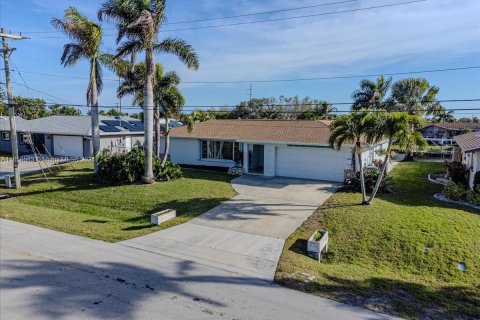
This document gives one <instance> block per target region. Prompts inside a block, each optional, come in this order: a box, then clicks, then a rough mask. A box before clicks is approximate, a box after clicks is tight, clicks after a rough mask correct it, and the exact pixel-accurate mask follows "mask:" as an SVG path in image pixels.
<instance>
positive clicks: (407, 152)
mask: <svg viewBox="0 0 480 320" xmlns="http://www.w3.org/2000/svg"><path fill="white" fill-rule="evenodd" d="M410 130H411V131H412V132H414V131H415V126H414V125H413V124H412V125H411V126H410ZM403 161H415V159H414V157H413V150H412V148H411V147H410V146H408V148H407V150H405V158H403Z"/></svg>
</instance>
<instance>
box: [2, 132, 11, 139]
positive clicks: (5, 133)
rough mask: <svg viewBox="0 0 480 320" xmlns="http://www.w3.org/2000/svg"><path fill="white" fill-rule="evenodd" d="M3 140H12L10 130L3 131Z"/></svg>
mask: <svg viewBox="0 0 480 320" xmlns="http://www.w3.org/2000/svg"><path fill="white" fill-rule="evenodd" d="M2 140H3V141H10V132H2Z"/></svg>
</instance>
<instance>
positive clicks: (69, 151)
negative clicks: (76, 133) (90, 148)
mask: <svg viewBox="0 0 480 320" xmlns="http://www.w3.org/2000/svg"><path fill="white" fill-rule="evenodd" d="M53 152H54V155H56V156H63V157H83V138H82V137H72V136H53Z"/></svg>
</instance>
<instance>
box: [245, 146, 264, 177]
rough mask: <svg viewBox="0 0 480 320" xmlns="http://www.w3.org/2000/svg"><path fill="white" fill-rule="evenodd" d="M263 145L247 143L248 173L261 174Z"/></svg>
mask: <svg viewBox="0 0 480 320" xmlns="http://www.w3.org/2000/svg"><path fill="white" fill-rule="evenodd" d="M263 148H264V147H263V145H262V144H249V145H248V173H256V174H263V165H264V159H263Z"/></svg>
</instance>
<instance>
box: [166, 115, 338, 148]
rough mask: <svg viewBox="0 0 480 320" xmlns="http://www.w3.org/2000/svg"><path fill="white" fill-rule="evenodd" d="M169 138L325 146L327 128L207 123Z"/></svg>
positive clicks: (303, 123) (306, 123)
mask: <svg viewBox="0 0 480 320" xmlns="http://www.w3.org/2000/svg"><path fill="white" fill-rule="evenodd" d="M171 137H181V138H199V139H220V140H228V139H232V140H238V141H252V142H253V141H257V142H269V141H273V142H286V143H301V144H304V143H305V144H328V138H329V137H330V126H329V125H328V123H326V122H324V121H313V120H209V121H206V122H199V123H196V124H195V125H194V127H193V130H192V131H191V132H189V131H188V128H187V127H186V126H184V127H179V128H175V129H172V130H171Z"/></svg>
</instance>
